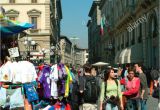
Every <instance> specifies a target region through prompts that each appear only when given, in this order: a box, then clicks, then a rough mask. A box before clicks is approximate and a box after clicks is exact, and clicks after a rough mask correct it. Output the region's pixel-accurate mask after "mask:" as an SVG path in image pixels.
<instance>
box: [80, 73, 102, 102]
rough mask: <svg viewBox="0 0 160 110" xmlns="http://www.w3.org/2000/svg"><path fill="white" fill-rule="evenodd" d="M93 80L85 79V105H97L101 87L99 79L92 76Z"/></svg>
mask: <svg viewBox="0 0 160 110" xmlns="http://www.w3.org/2000/svg"><path fill="white" fill-rule="evenodd" d="M90 77H92V78H86V77H84V94H83V98H84V102H85V103H96V101H97V99H98V96H99V92H100V87H99V83H98V78H96V77H93V76H90Z"/></svg>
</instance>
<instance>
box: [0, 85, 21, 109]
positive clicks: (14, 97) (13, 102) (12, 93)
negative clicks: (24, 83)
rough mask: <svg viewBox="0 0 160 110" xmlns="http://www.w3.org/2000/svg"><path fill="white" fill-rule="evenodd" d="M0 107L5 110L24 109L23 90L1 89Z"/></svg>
mask: <svg viewBox="0 0 160 110" xmlns="http://www.w3.org/2000/svg"><path fill="white" fill-rule="evenodd" d="M0 99H1V100H0V106H2V107H3V108H8V107H9V108H10V109H12V108H17V107H24V99H23V95H22V92H21V88H17V89H5V88H2V87H1V88H0Z"/></svg>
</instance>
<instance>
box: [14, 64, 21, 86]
mask: <svg viewBox="0 0 160 110" xmlns="http://www.w3.org/2000/svg"><path fill="white" fill-rule="evenodd" d="M12 65H13V66H12V69H13V73H12V77H13V81H12V82H13V83H21V82H22V78H21V72H20V71H19V69H20V67H19V65H18V63H17V62H13V63H12Z"/></svg>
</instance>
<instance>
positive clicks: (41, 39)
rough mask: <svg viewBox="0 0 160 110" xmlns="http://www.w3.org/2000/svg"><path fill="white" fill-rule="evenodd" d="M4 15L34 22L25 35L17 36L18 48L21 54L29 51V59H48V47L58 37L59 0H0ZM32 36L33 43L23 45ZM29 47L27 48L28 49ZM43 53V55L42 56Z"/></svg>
mask: <svg viewBox="0 0 160 110" xmlns="http://www.w3.org/2000/svg"><path fill="white" fill-rule="evenodd" d="M0 5H1V6H2V7H3V8H4V9H5V15H6V16H7V17H8V18H9V19H11V20H17V21H19V22H28V23H32V24H34V27H33V28H32V29H28V30H27V31H25V33H26V36H25V37H22V38H21V37H19V38H18V43H19V49H20V54H21V55H22V56H27V51H29V52H30V59H37V58H38V59H42V58H43V59H45V61H46V62H48V63H50V62H53V59H52V61H51V59H50V57H51V56H50V47H51V45H55V44H56V42H57V41H58V40H57V39H58V38H59V37H60V21H61V19H62V11H61V1H60V0H1V1H0ZM28 38H29V39H30V38H32V41H34V42H35V43H34V45H30V46H29V47H28V45H24V42H25V41H27V42H28ZM28 49H29V50H28ZM44 55H45V56H44Z"/></svg>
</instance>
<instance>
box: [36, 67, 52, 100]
mask: <svg viewBox="0 0 160 110" xmlns="http://www.w3.org/2000/svg"><path fill="white" fill-rule="evenodd" d="M50 72H51V68H50V66H45V67H44V68H43V70H42V77H41V78H40V80H39V82H40V83H41V84H42V85H43V88H44V91H43V93H44V97H45V98H50V97H51V80H50Z"/></svg>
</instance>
